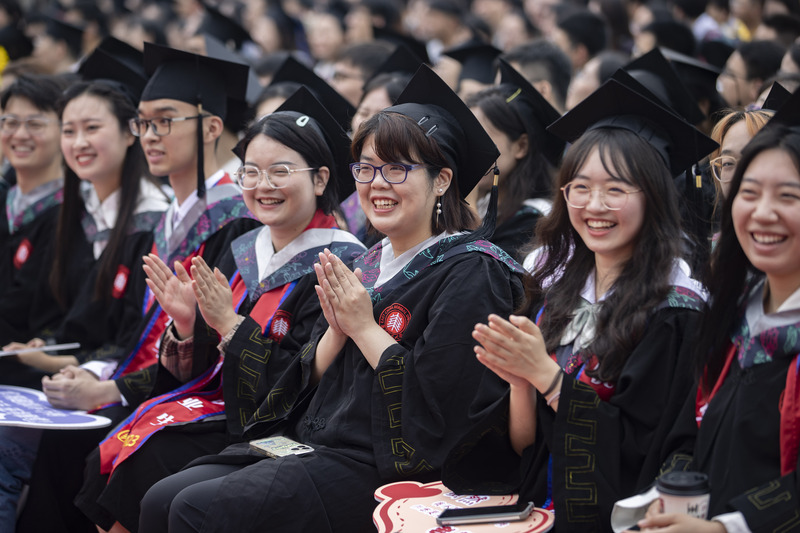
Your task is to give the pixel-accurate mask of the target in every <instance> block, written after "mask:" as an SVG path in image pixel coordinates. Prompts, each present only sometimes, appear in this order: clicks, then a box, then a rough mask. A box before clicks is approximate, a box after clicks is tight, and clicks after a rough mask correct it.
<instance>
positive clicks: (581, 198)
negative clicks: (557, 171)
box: [561, 182, 642, 211]
mask: <svg viewBox="0 0 800 533" xmlns="http://www.w3.org/2000/svg"><path fill="white" fill-rule="evenodd" d="M561 190H562V191H563V192H564V199H565V200H566V201H567V204H569V206H570V207H574V208H575V209H583V208H584V207H586V206H587V205H589V202H591V201H592V193H593V192H594V191H595V190H597V191H598V193H599V194H600V202H602V204H603V205H604V206H605V208H606V209H608V210H610V211H619V210H620V209H622V208H623V207H625V204H626V203H627V201H628V195H629V194H634V193H637V192H642V191H641V189H636V190H632V191H626V190H625V189H622V188H620V187H589V186H588V185H584V184H583V183H572V182H570V183H568V184H567V185H566V186H565V187H561Z"/></svg>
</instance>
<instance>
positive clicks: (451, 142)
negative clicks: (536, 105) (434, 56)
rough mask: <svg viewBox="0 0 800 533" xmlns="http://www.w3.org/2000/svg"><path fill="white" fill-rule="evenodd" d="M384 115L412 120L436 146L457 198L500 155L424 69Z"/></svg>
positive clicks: (453, 95) (459, 103)
mask: <svg viewBox="0 0 800 533" xmlns="http://www.w3.org/2000/svg"><path fill="white" fill-rule="evenodd" d="M384 112H393V113H399V114H401V115H405V116H407V117H409V118H411V119H413V120H414V121H416V122H417V123H418V124H419V126H420V127H421V128H422V129H423V130H424V131H425V135H426V136H429V137H432V138H433V139H434V140H435V141H436V142H437V144H438V145H439V148H440V149H441V150H442V153H443V154H444V156H445V158H446V159H447V161H448V164H449V165H450V168H451V169H452V170H453V172H454V174H455V175H456V177H457V180H458V190H459V193H460V195H461V198H465V197H466V196H467V195H468V194H469V193H470V191H472V189H474V188H475V186H476V185H477V184H478V182H479V181H480V180H481V178H482V177H483V176H484V175H485V174H486V171H487V170H488V169H489V168H490V167H491V166H492V164H494V162H495V161H496V160H497V158H498V157H499V155H500V152H499V151H498V150H497V147H496V146H495V145H494V143H493V142H492V139H491V137H489V134H488V133H486V131H485V130H484V129H483V127H482V126H481V123H480V122H478V119H477V118H475V115H473V114H472V111H470V109H469V108H468V107H467V105H466V104H465V103H464V102H463V101H462V100H461V98H459V97H458V95H457V94H456V93H454V92H453V90H452V89H450V87H448V85H447V84H446V83H445V82H444V80H442V79H441V78H440V77H439V76H437V75H436V74H435V73H434V72H433V71H432V70H431V69H430V68H429V67H427V66H426V65H422V66H420V67H419V70H417V73H416V74H414V77H413V78H411V81H410V82H409V84H408V85H407V86H406V88H405V90H404V91H403V92H402V93H401V94H400V96H399V97H398V99H397V103H396V104H395V105H393V106H392V107H389V108H386V109H385V110H384Z"/></svg>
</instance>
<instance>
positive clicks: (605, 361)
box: [527, 128, 681, 382]
mask: <svg viewBox="0 0 800 533" xmlns="http://www.w3.org/2000/svg"><path fill="white" fill-rule="evenodd" d="M594 150H598V151H599V154H600V158H601V161H602V163H603V166H604V167H605V169H606V171H607V172H608V173H609V174H612V175H615V176H617V177H619V178H620V179H622V180H623V181H625V182H627V183H628V184H630V185H631V186H634V187H636V188H638V189H640V190H641V192H642V194H643V195H644V199H645V205H644V220H643V222H642V227H641V229H640V230H639V234H638V235H637V237H636V240H635V242H634V250H633V253H632V254H631V257H630V259H628V261H627V262H626V263H625V264H624V266H623V267H622V270H621V272H620V274H619V276H618V277H617V279H616V281H615V282H614V284H613V286H612V288H611V289H610V290H609V292H608V293H607V297H606V299H605V300H604V301H603V304H602V307H601V309H600V313H599V316H598V323H597V334H596V336H595V339H594V341H593V342H592V344H591V345H590V346H589V347H588V348H587V349H586V352H587V354H595V355H596V356H597V359H598V361H599V363H600V365H599V367H598V368H597V369H596V370H594V371H592V372H591V373H590V374H591V375H592V377H596V378H598V379H600V380H602V381H608V382H615V381H616V380H617V379H618V378H619V376H620V373H621V372H622V368H623V366H624V365H625V362H626V361H627V358H628V357H629V356H630V354H631V353H632V352H633V350H634V348H635V347H636V345H637V344H638V343H639V342H640V341H641V339H642V337H643V335H644V332H645V328H646V327H647V322H648V320H649V319H650V317H651V316H652V313H653V311H654V310H655V309H656V308H657V307H658V306H659V305H660V304H661V303H662V302H663V301H664V298H665V297H666V296H667V294H668V292H669V290H670V287H669V278H670V273H671V271H672V268H673V262H674V260H675V259H676V258H678V257H680V250H681V224H680V214H679V211H678V198H677V193H676V191H675V187H674V185H673V184H672V177H671V176H670V172H669V169H668V168H667V167H666V165H665V164H664V160H663V159H662V158H661V156H659V154H658V152H656V150H655V149H654V148H653V147H652V145H650V144H649V143H648V142H647V141H645V140H643V139H642V138H640V137H639V136H637V135H636V134H634V133H632V132H630V131H627V130H623V129H615V128H597V129H594V130H590V131H588V132H587V133H585V134H583V135H582V136H581V137H580V138H579V139H578V140H577V141H576V142H575V144H573V145H572V146H571V147H570V149H569V150H568V151H567V153H566V155H565V157H564V162H563V164H562V166H561V170H560V172H559V174H558V178H557V184H556V190H558V188H560V187H564V186H566V185H567V183H569V182H570V181H571V180H572V179H573V177H574V176H575V175H576V174H577V173H578V172H579V171H580V170H581V168H583V166H584V164H585V163H586V161H587V160H588V159H589V157H590V156H591V154H592V153H593V152H594ZM536 239H537V242H538V243H539V244H540V245H541V246H542V250H543V253H542V257H544V258H545V259H544V263H543V264H542V265H539V266H540V268H537V269H536V271H535V272H534V275H533V276H532V277H531V278H530V280H529V282H528V284H527V296H528V298H527V300H528V301H529V302H532V303H537V302H538V303H539V304H541V303H542V302H543V301H545V300H546V301H547V308H546V309H545V313H544V315H543V317H544V318H543V320H542V323H541V329H542V334H543V336H544V339H545V342H546V345H547V350H548V351H549V352H552V351H553V350H554V349H555V348H556V347H557V346H558V345H559V341H560V339H561V336H562V333H563V332H564V329H565V328H566V327H567V325H568V324H569V322H570V321H571V320H572V317H573V315H574V313H575V309H576V307H577V305H578V302H579V301H580V297H581V296H580V294H581V291H582V290H583V288H584V285H585V283H586V279H587V278H588V276H589V275H590V274H591V273H592V271H593V270H594V268H595V259H594V253H593V252H592V251H591V250H589V248H587V246H586V244H584V242H583V241H582V240H581V238H580V236H579V234H578V232H577V231H576V230H575V228H574V227H573V226H572V224H571V223H570V219H569V210H568V207H567V204H566V200H565V199H564V197H563V195H561V194H557V195H555V196H554V201H553V210H552V211H551V213H550V215H549V216H548V217H546V218H544V219H541V220H540V223H539V224H538V226H537V228H536ZM562 273H563V275H562ZM554 278H558V279H557V280H556V281H555V282H554V283H552V285H550V284H549V280H552V279H554Z"/></svg>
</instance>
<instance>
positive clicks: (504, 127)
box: [467, 85, 553, 224]
mask: <svg viewBox="0 0 800 533" xmlns="http://www.w3.org/2000/svg"><path fill="white" fill-rule="evenodd" d="M515 91H516V88H515V87H513V86H510V85H499V86H497V87H489V88H488V89H484V90H482V91H480V92H478V93H476V94H474V95H472V96H471V97H470V98H469V99H468V100H467V105H468V106H469V107H478V108H479V109H480V110H481V111H483V113H484V115H486V118H487V119H489V121H490V122H491V123H492V124H493V125H494V127H495V128H497V129H498V130H500V131H501V132H503V133H504V134H505V135H507V136H508V138H509V139H510V140H511V141H517V140H518V139H519V138H520V137H521V136H522V135H523V134H527V136H528V153H527V154H526V155H525V157H524V158H522V159H521V160H519V161H518V162H517V165H516V166H515V167H514V169H513V170H512V171H511V172H510V173H509V174H508V175H506V176H501V178H502V179H501V180H500V183H499V184H498V187H497V188H498V194H499V196H498V205H497V223H498V224H500V223H502V222H504V221H506V220H508V219H510V218H511V217H512V216H514V214H515V213H516V212H517V211H518V210H519V208H520V207H521V206H522V204H523V202H524V201H525V200H526V199H528V198H549V197H550V195H551V193H552V189H553V172H552V168H551V166H550V164H549V163H548V162H547V159H545V157H544V155H543V154H542V149H543V148H542V141H543V139H542V137H543V136H544V135H545V130H544V128H545V127H546V126H547V124H542V125H541V128H540V129H539V130H538V131H528V130H527V129H526V127H525V121H524V120H523V117H521V116H520V112H519V110H518V108H517V107H515V106H512V105H510V104H509V103H508V98H509V97H510V96H512V95H513V94H514V92H515ZM533 120H535V119H533Z"/></svg>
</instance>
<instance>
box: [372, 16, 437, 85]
mask: <svg viewBox="0 0 800 533" xmlns="http://www.w3.org/2000/svg"><path fill="white" fill-rule="evenodd" d="M372 35H373V37H374V38H375V39H379V40H381V41H386V42H389V43H393V44H397V45H401V44H402V45H403V46H405V47H406V48H408V49H409V50H411V52H413V53H414V55H416V56H417V57H419V59H420V61H421V62H422V63H428V64H430V62H431V58H430V57H428V46H427V45H426V44H425V43H424V42H422V41H420V40H419V39H417V38H415V37H412V36H411V35H407V34H405V33H398V32H396V31H394V30H390V29H389V28H377V27H373V28H372ZM414 72H416V69H414V71H412V72H411V73H412V74H413V73H414Z"/></svg>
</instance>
